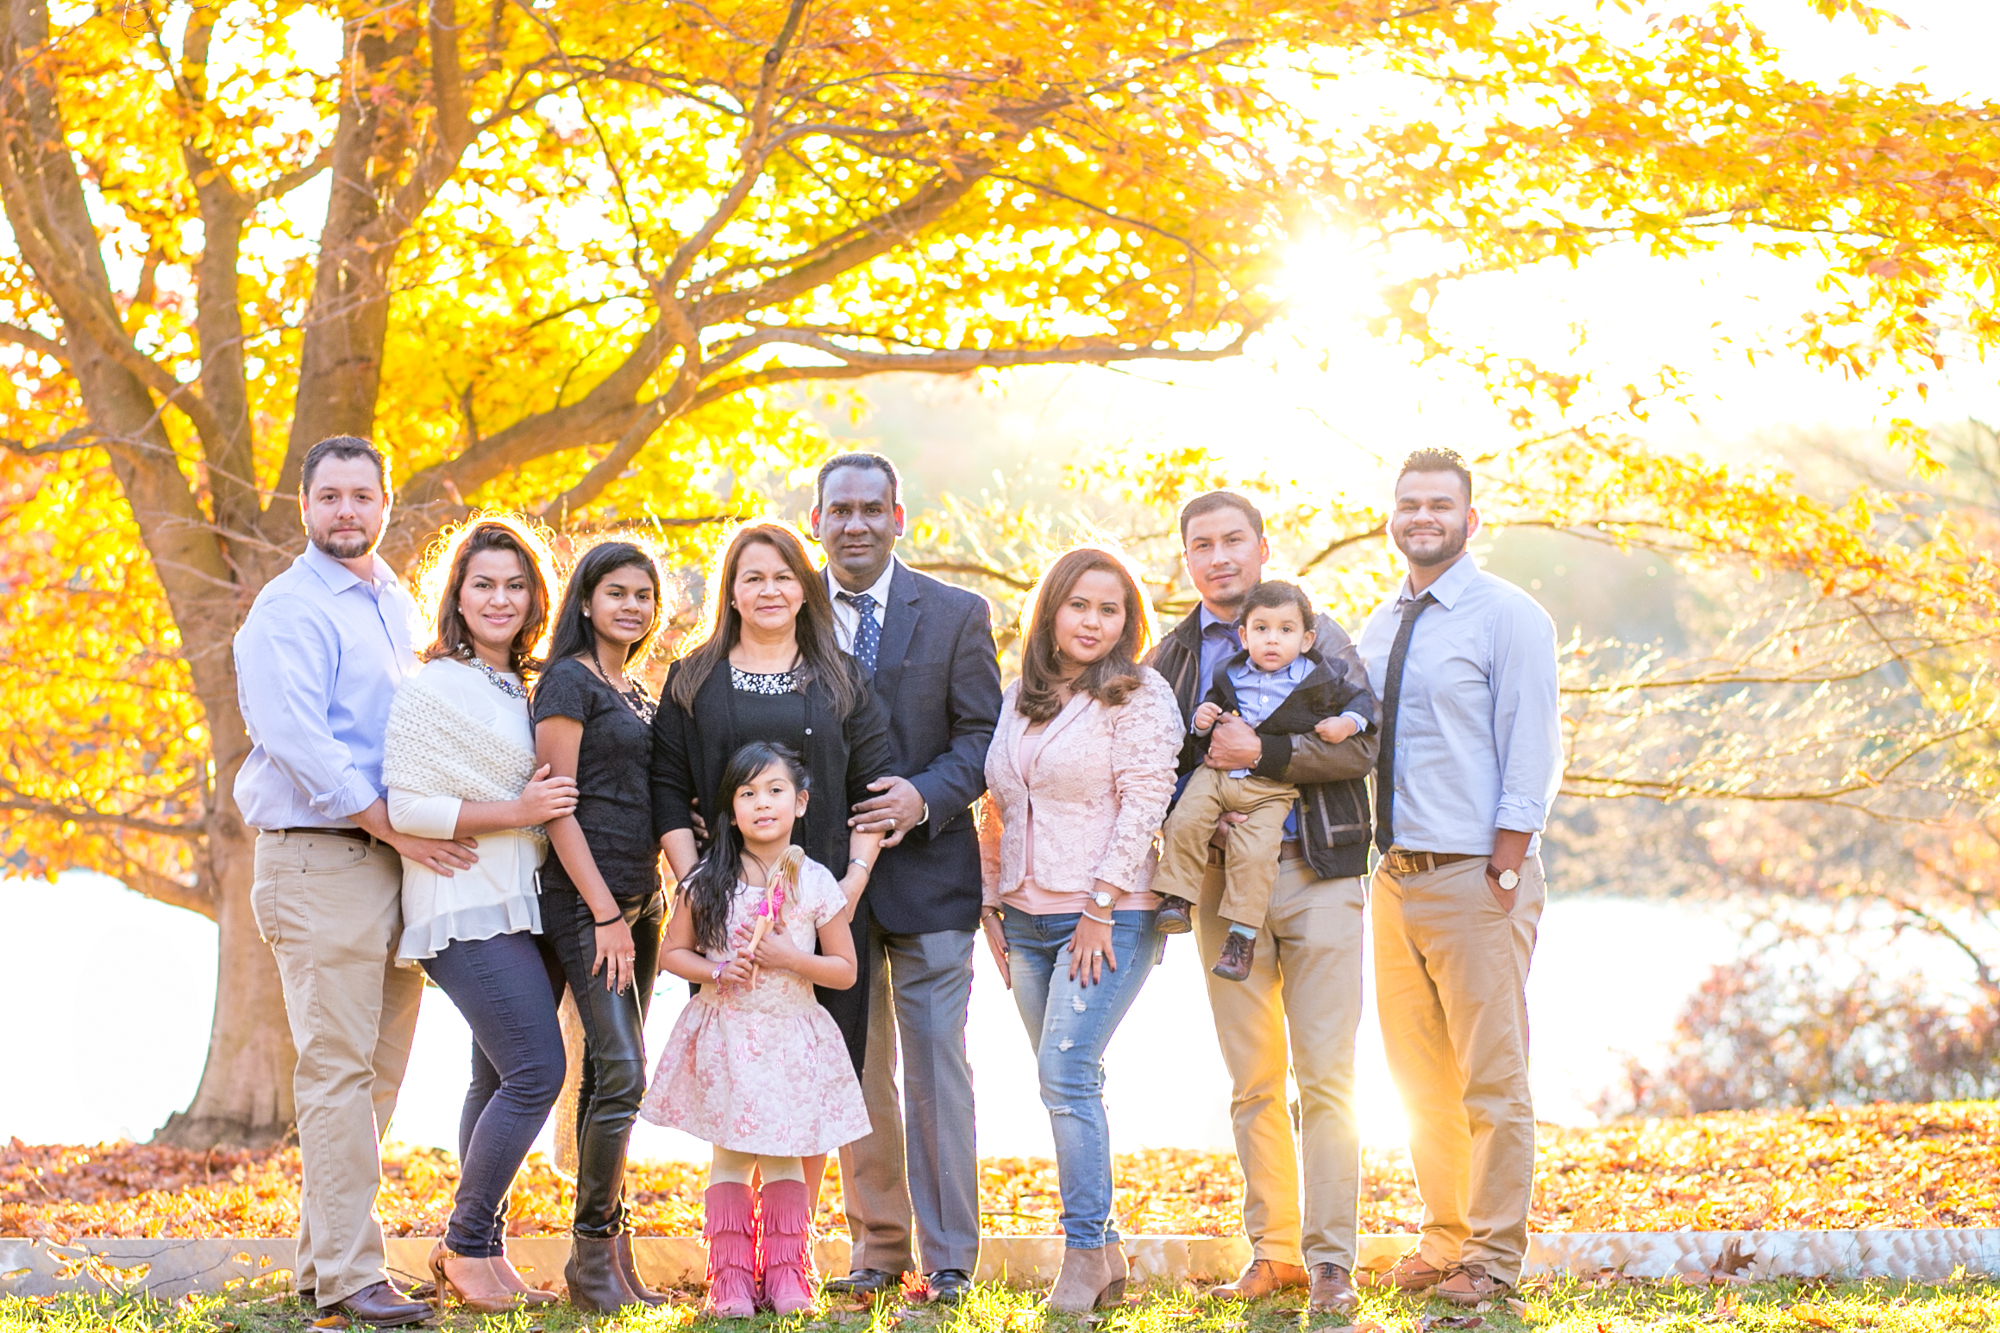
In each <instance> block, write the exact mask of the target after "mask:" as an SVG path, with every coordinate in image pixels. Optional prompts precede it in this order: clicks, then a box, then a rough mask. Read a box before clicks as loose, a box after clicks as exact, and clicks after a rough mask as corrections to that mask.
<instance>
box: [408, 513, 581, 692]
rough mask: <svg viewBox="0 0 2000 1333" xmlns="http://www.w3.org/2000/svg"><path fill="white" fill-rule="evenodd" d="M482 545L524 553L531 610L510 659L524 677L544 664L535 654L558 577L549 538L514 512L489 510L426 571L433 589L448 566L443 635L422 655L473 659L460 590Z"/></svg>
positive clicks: (440, 606) (441, 595)
mask: <svg viewBox="0 0 2000 1333" xmlns="http://www.w3.org/2000/svg"><path fill="white" fill-rule="evenodd" d="M481 551H511V552H513V553H514V554H515V555H516V556H518V557H519V558H520V561H521V568H522V570H523V571H525V572H526V574H527V576H528V614H527V616H526V617H525V618H523V620H522V621H521V628H520V630H519V631H518V632H517V633H516V634H515V635H514V642H513V643H512V645H510V647H509V650H508V654H507V656H508V665H509V666H510V667H511V669H512V670H513V671H514V672H515V674H517V675H519V676H521V677H522V678H523V679H524V680H525V679H527V678H528V677H530V676H533V675H534V674H535V673H536V672H537V671H540V670H541V669H542V662H541V659H539V658H537V657H536V656H535V645H536V643H538V642H539V641H540V640H541V637H542V631H543V630H545V629H546V628H548V623H549V587H550V585H551V584H552V583H553V582H554V579H553V578H552V577H551V576H550V572H549V571H550V566H551V561H550V559H549V549H548V544H547V543H546V542H543V541H542V540H541V538H540V536H539V534H537V533H536V532H535V530H534V529H533V528H532V527H530V526H529V524H528V523H527V521H526V520H524V519H519V518H515V517H513V516H512V515H510V514H489V515H487V516H486V517H484V518H481V519H479V520H478V521H477V522H473V523H468V524H466V525H465V526H464V527H462V528H460V529H459V530H458V531H457V532H455V533H452V534H451V535H450V536H449V538H448V539H447V541H446V543H445V545H444V546H443V547H442V548H441V549H438V553H437V556H436V557H435V562H434V563H433V564H432V565H431V567H430V569H429V570H428V571H427V572H426V573H425V575H424V578H423V580H422V586H424V587H425V589H426V591H427V592H428V591H429V590H430V589H431V588H435V587H436V586H437V574H438V572H439V571H440V570H442V571H443V572H444V578H443V587H442V588H439V589H437V592H436V597H437V637H436V638H434V639H432V640H431V645H430V647H428V648H426V649H424V651H423V654H422V657H423V660H424V661H426V662H433V661H436V660H437V659H438V658H440V657H449V658H452V659H454V660H455V661H460V662H470V661H471V660H472V659H473V657H474V653H473V651H472V631H471V630H470V629H468V628H467V627H466V624H465V615H464V613H463V612H461V611H460V610H459V609H458V597H459V593H460V592H462V591H463V590H464V588H465V571H466V568H467V567H468V566H469V565H471V563H472V557H473V556H475V555H478V554H479V553H480V552H481Z"/></svg>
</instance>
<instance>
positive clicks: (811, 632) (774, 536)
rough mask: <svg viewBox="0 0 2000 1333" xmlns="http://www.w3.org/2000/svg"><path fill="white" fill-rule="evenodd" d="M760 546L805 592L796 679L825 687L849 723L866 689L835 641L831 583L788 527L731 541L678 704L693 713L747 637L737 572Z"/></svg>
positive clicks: (682, 677)
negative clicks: (774, 556) (703, 689)
mask: <svg viewBox="0 0 2000 1333" xmlns="http://www.w3.org/2000/svg"><path fill="white" fill-rule="evenodd" d="M759 542H762V543H763V544H764V545H766V546H768V547H770V548H771V549H772V550H774V551H776V552H777V553H778V554H779V556H781V557H782V558H783V559H784V562H785V563H786V564H787V565H788V566H790V567H791V571H792V576H793V577H794V578H796V579H797V580H798V581H799V584H800V586H801V587H802V588H803V589H804V591H805V601H804V602H803V603H802V604H801V605H800V606H799V616H798V620H797V621H796V622H794V623H795V626H796V628H795V629H794V631H793V632H794V633H795V634H796V635H797V637H798V644H799V662H800V669H799V671H798V672H797V673H796V675H795V677H794V679H795V680H796V682H797V685H798V687H799V688H801V689H803V688H804V687H805V685H806V684H807V683H808V682H809V681H818V682H820V683H821V684H823V685H824V686H825V688H826V691H827V693H828V694H829V695H830V696H831V697H832V699H833V714H834V716H835V717H837V718H840V719H841V720H842V721H845V720H846V719H847V717H848V715H849V714H851V713H852V712H853V711H854V710H855V709H856V708H857V707H859V706H860V704H861V691H862V689H863V688H864V687H863V685H862V683H861V680H860V678H859V675H858V672H857V668H856V667H855V666H854V663H853V659H851V658H850V657H848V655H847V654H846V653H843V652H841V651H840V640H839V639H837V638H835V637H834V634H833V598H831V597H829V596H827V593H826V578H825V577H824V576H823V575H822V574H821V573H820V572H819V571H818V570H817V569H814V568H813V563H812V560H811V558H810V557H808V556H807V555H806V544H805V540H804V539H803V538H802V537H800V536H799V534H798V531H797V529H795V528H793V527H792V525H791V524H789V523H750V524H746V525H744V526H743V527H741V528H739V529H737V531H736V535H735V536H734V537H733V538H731V539H730V542H729V546H728V547H727V549H725V550H724V551H723V553H722V559H721V561H720V562H719V563H718V565H717V567H716V572H715V579H714V581H713V582H712V583H711V584H710V585H709V589H708V603H709V631H708V637H706V638H704V639H703V640H702V641H701V642H700V643H698V644H696V645H694V647H692V648H690V649H689V650H688V652H687V654H686V655H685V656H684V657H682V658H681V663H680V670H678V671H676V672H675V673H674V677H673V680H672V681H671V682H670V684H669V686H668V688H669V690H670V691H671V693H672V694H673V700H674V702H675V703H677V704H679V705H680V706H681V707H682V708H684V709H687V710H688V711H689V712H693V711H694V701H695V698H696V696H697V695H699V694H700V693H701V687H702V686H703V685H705V684H706V683H707V682H708V677H709V675H710V673H712V672H713V671H714V670H715V669H716V668H717V667H719V666H721V665H722V664H723V663H724V662H726V661H727V660H728V659H729V650H730V649H731V648H734V647H735V646H736V642H737V640H738V639H741V638H742V637H743V617H742V615H741V614H740V613H738V611H737V610H736V568H737V566H738V565H740V564H742V563H743V552H744V551H745V550H746V549H748V548H749V547H751V546H754V545H756V544H757V543H759Z"/></svg>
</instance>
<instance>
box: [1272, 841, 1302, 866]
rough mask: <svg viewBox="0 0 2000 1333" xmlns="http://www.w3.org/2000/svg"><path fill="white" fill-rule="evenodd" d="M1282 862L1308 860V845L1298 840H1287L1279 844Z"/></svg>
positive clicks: (1279, 856)
mask: <svg viewBox="0 0 2000 1333" xmlns="http://www.w3.org/2000/svg"><path fill="white" fill-rule="evenodd" d="M1278 859H1279V860H1280V861H1303V860H1305V859H1306V845H1305V844H1304V843H1303V842H1300V841H1299V840H1298V839H1297V838H1286V839H1284V840H1283V841H1281V842H1280V843H1279V844H1278Z"/></svg>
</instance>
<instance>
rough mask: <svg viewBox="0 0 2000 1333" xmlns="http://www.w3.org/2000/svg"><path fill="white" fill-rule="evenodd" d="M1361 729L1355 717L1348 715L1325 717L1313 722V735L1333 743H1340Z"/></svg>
mask: <svg viewBox="0 0 2000 1333" xmlns="http://www.w3.org/2000/svg"><path fill="white" fill-rule="evenodd" d="M1359 730H1360V728H1359V727H1357V726H1356V725H1355V724H1354V719H1353V718H1351V717H1346V716H1342V717H1323V718H1321V719H1320V720H1319V721H1317V722H1315V723H1313V735H1315V736H1317V737H1319V738H1320V739H1321V740H1323V741H1326V742H1327V743H1328V744H1331V745H1338V744H1339V743H1340V742H1342V741H1344V740H1346V739H1347V738H1348V737H1349V736H1352V735H1353V734H1354V733H1355V732H1357V731H1359Z"/></svg>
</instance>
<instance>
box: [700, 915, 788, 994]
mask: <svg viewBox="0 0 2000 1333" xmlns="http://www.w3.org/2000/svg"><path fill="white" fill-rule="evenodd" d="M756 929H757V928H756V926H755V925H754V924H752V923H748V922H746V923H745V924H743V925H740V926H738V927H737V928H736V933H735V935H734V937H733V938H732V939H731V940H730V941H729V947H730V949H731V951H732V952H731V953H730V955H729V957H728V958H727V959H725V960H724V962H723V964H722V972H721V974H720V975H718V976H717V977H716V979H715V983H716V985H718V986H721V987H724V988H727V987H730V986H749V985H752V984H754V983H755V981H756V979H757V969H758V968H760V967H779V968H783V969H784V970H785V971H787V972H796V971H798V970H799V969H798V962H799V960H800V959H802V958H810V957H812V955H811V954H809V953H807V952H806V951H805V950H804V949H801V948H800V947H799V946H798V945H796V944H794V943H792V941H791V940H790V938H789V937H787V936H786V934H785V932H784V928H783V926H782V925H781V924H780V923H779V922H777V921H773V922H772V923H771V924H770V925H769V926H768V927H766V929H765V931H764V936H763V938H762V939H760V940H758V941H757V947H756V948H755V949H752V948H751V947H750V936H751V935H753V934H755V933H756Z"/></svg>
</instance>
